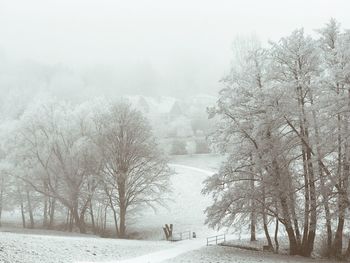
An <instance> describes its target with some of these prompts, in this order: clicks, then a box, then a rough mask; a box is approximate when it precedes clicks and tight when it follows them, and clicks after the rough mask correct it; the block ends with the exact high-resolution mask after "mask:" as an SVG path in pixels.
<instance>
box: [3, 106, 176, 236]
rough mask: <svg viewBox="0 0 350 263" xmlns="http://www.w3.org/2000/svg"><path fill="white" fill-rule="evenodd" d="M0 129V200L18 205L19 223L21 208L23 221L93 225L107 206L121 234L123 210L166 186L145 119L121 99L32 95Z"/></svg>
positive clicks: (157, 197) (157, 196) (126, 213)
mask: <svg viewBox="0 0 350 263" xmlns="http://www.w3.org/2000/svg"><path fill="white" fill-rule="evenodd" d="M9 123H11V125H9ZM1 137H2V141H1V162H0V164H1V166H0V168H1V178H0V183H1V188H0V198H1V200H0V201H1V204H4V203H5V201H6V203H7V204H8V207H7V209H11V210H19V211H21V215H22V222H23V226H24V227H25V226H26V225H27V226H28V224H26V218H27V217H28V216H29V220H30V227H34V225H35V224H37V223H38V220H40V225H41V224H42V225H43V226H44V227H48V228H52V227H54V226H55V225H58V224H62V225H64V226H65V227H66V229H67V230H70V231H72V230H73V228H74V227H77V228H78V229H79V231H80V232H81V233H85V232H86V231H87V230H88V229H87V228H88V227H91V228H92V230H93V231H94V232H95V233H97V232H98V231H99V230H101V229H103V228H105V227H106V220H107V218H106V217H107V214H110V215H113V216H112V218H113V219H114V223H115V230H116V233H117V236H118V237H121V238H123V237H126V235H127V220H128V218H130V215H133V214H135V213H137V212H138V211H139V210H140V209H141V207H143V206H152V205H154V204H155V203H159V202H162V193H164V192H165V191H167V190H168V187H169V176H170V169H169V167H168V166H167V160H166V159H165V158H164V154H162V152H161V151H160V150H159V147H158V144H157V142H156V140H155V138H154V136H153V134H152V129H151V127H150V125H149V123H148V121H147V120H146V119H145V118H144V117H143V116H142V114H141V113H140V112H139V111H136V110H134V109H133V108H131V107H130V105H129V104H128V103H125V102H122V101H121V102H108V101H106V100H96V101H90V102H85V103H82V104H78V105H72V104H69V103H66V102H63V101H58V100H55V99H45V100H41V101H37V102H35V103H32V104H31V105H29V106H28V107H27V108H26V109H25V111H24V113H23V114H22V115H21V116H19V118H18V119H16V120H12V121H11V122H8V123H6V125H3V126H2V127H1ZM5 199H6V200H5ZM10 201H11V202H12V203H11V204H10V203H9V202H10ZM16 205H17V206H16ZM0 208H1V209H2V205H1V206H0ZM5 208H6V207H5Z"/></svg>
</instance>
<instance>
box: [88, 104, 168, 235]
mask: <svg viewBox="0 0 350 263" xmlns="http://www.w3.org/2000/svg"><path fill="white" fill-rule="evenodd" d="M94 124H95V133H94V140H95V143H96V145H98V147H99V151H100V154H101V158H102V168H101V173H102V176H103V183H104V189H105V193H106V195H107V197H108V200H109V203H110V207H111V209H112V210H113V213H114V220H115V227H116V231H117V235H118V236H119V237H122V238H123V237H126V229H127V216H128V214H129V213H130V212H131V211H135V210H136V209H140V207H142V206H152V205H153V204H155V203H161V202H162V198H161V197H162V194H163V193H164V192H165V191H167V190H169V175H170V170H169V167H168V165H167V161H166V159H164V157H163V154H162V152H161V151H160V150H159V148H158V145H157V143H156V141H155V138H154V137H153V135H152V131H151V127H150V125H149V123H148V121H147V120H146V119H145V118H144V117H143V116H142V114H141V113H140V112H139V111H137V110H134V109H132V108H131V106H130V105H129V104H128V103H124V102H120V103H111V104H108V106H107V107H106V109H105V110H102V111H101V112H98V113H97V114H95V116H94Z"/></svg>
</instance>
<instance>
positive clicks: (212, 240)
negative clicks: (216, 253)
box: [207, 234, 226, 246]
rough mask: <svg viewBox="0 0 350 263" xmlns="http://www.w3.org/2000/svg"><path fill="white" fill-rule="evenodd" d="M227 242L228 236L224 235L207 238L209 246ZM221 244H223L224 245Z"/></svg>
mask: <svg viewBox="0 0 350 263" xmlns="http://www.w3.org/2000/svg"><path fill="white" fill-rule="evenodd" d="M220 241H222V242H225V241H226V235H225V234H222V235H217V236H212V237H207V246H209V245H211V244H214V243H215V245H217V244H218V242H220ZM222 242H221V243H222Z"/></svg>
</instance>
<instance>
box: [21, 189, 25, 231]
mask: <svg viewBox="0 0 350 263" xmlns="http://www.w3.org/2000/svg"><path fill="white" fill-rule="evenodd" d="M19 198H20V202H21V214H22V225H23V228H26V216H25V213H24V204H23V197H22V193H21V192H20V194H19Z"/></svg>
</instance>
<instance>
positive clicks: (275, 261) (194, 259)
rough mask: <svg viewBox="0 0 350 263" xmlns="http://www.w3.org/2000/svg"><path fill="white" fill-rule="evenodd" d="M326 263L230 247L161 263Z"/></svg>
mask: <svg viewBox="0 0 350 263" xmlns="http://www.w3.org/2000/svg"><path fill="white" fill-rule="evenodd" d="M260 262H262V263H280V262H286V263H287V262H288V263H326V262H333V261H329V260H320V259H317V260H316V259H309V258H303V257H300V256H295V257H291V256H284V255H275V254H272V253H263V252H255V251H248V250H243V249H236V248H232V247H222V246H209V247H203V248H201V249H198V250H193V251H190V252H188V253H184V254H182V255H180V256H178V257H175V258H173V259H171V260H166V261H163V263H260Z"/></svg>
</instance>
